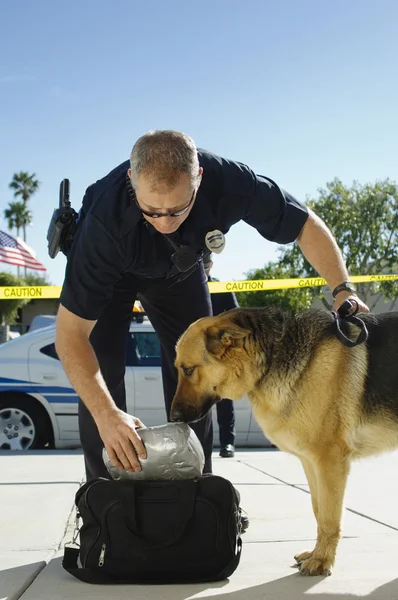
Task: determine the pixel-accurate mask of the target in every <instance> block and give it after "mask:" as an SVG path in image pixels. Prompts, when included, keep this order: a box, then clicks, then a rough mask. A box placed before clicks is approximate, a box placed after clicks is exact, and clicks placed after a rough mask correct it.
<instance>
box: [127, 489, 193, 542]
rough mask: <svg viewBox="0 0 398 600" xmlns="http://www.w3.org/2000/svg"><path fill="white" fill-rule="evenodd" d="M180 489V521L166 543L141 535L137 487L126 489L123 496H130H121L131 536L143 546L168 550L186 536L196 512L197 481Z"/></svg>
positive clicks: (178, 501) (178, 510)
mask: <svg viewBox="0 0 398 600" xmlns="http://www.w3.org/2000/svg"><path fill="white" fill-rule="evenodd" d="M178 489H179V493H180V497H179V498H178V500H177V501H176V504H177V503H178V509H177V511H176V512H177V514H178V521H177V523H176V525H175V527H174V528H173V533H172V534H171V535H170V534H169V535H168V537H167V540H165V541H164V542H151V541H149V540H147V539H145V537H143V536H142V535H140V533H139V531H140V528H139V524H138V522H137V498H136V486H134V485H131V486H128V487H127V486H126V488H124V490H123V494H125V493H126V491H127V490H128V495H127V496H124V497H122V496H121V495H120V496H119V500H120V502H121V504H122V506H123V512H124V517H125V522H126V525H127V527H128V529H129V531H130V533H131V535H132V536H133V537H134V538H135V539H136V540H138V541H139V543H140V544H141V545H142V546H144V547H146V548H148V549H151V550H156V549H158V548H167V546H172V545H173V544H175V543H176V542H178V540H180V539H181V538H182V536H183V535H184V533H185V530H186V528H187V527H188V524H189V521H190V520H191V518H192V516H193V513H194V510H195V502H196V492H197V485H196V481H184V482H183V484H182V485H180V486H179V488H178ZM129 523H131V525H132V527H131V526H130V527H129Z"/></svg>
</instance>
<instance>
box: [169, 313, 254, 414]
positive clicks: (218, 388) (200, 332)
mask: <svg viewBox="0 0 398 600" xmlns="http://www.w3.org/2000/svg"><path fill="white" fill-rule="evenodd" d="M250 333H251V330H249V329H243V328H242V327H240V326H238V325H237V324H235V323H234V322H233V321H232V320H231V318H230V317H229V316H228V315H227V316H226V315H219V316H217V317H204V318H203V319H199V321H196V322H195V323H193V324H192V325H191V326H190V327H189V328H188V329H187V330H186V332H185V333H184V334H183V335H182V336H181V338H180V339H179V341H178V343H177V346H176V361H175V366H176V368H177V370H178V387H177V391H176V393H175V396H174V399H173V403H172V407H171V419H172V420H173V421H184V422H186V423H189V422H192V421H196V420H198V419H200V418H201V417H203V416H204V415H205V414H206V413H207V412H208V411H209V410H210V409H211V407H212V406H213V405H214V404H215V403H216V402H218V401H219V400H221V399H222V398H230V399H231V400H238V399H239V398H242V397H243V396H244V395H245V394H246V393H247V391H248V385H249V378H250V376H251V371H252V369H251V368H250V365H249V364H248V362H249V361H248V347H249V335H250Z"/></svg>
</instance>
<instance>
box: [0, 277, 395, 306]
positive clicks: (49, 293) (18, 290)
mask: <svg viewBox="0 0 398 600" xmlns="http://www.w3.org/2000/svg"><path fill="white" fill-rule="evenodd" d="M396 279H398V275H353V276H352V277H350V281H352V282H353V283H378V282H382V281H394V280H396ZM208 285H209V290H210V293H211V294H219V293H222V292H256V291H263V290H283V289H289V288H307V287H317V286H323V285H327V282H326V281H325V279H322V277H302V278H300V279H249V280H241V281H211V282H209V284H208ZM61 289H62V287H61V286H60V285H42V286H41V285H33V286H10V287H0V300H21V299H25V298H26V299H32V300H37V299H41V298H42V299H47V298H59V297H60V295H61Z"/></svg>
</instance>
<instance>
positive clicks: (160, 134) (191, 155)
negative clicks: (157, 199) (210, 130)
mask: <svg viewBox="0 0 398 600" xmlns="http://www.w3.org/2000/svg"><path fill="white" fill-rule="evenodd" d="M130 167H131V179H132V183H133V186H134V187H135V186H136V183H137V177H138V175H141V174H143V175H145V176H146V177H149V178H150V179H151V180H152V187H153V190H154V191H163V190H166V191H168V190H170V189H171V188H173V187H174V186H175V185H176V184H177V182H178V180H179V178H180V177H181V175H182V174H184V173H185V174H186V175H188V177H189V179H190V181H191V183H192V187H195V186H196V185H197V181H198V175H199V160H198V153H197V149H196V144H195V142H194V141H193V139H192V138H191V137H190V136H189V135H187V134H186V133H181V132H179V131H172V130H157V131H149V132H148V133H146V134H145V135H143V136H142V137H140V138H139V139H138V140H137V141H136V143H135V144H134V147H133V149H132V151H131V154H130Z"/></svg>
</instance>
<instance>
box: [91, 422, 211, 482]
mask: <svg viewBox="0 0 398 600" xmlns="http://www.w3.org/2000/svg"><path fill="white" fill-rule="evenodd" d="M137 433H138V435H139V436H140V438H141V439H142V441H143V443H144V446H145V449H146V452H147V458H145V459H142V458H139V461H140V464H141V471H137V472H132V473H130V472H129V471H126V470H125V469H117V468H116V467H115V466H114V465H113V464H112V463H111V461H110V459H109V456H108V453H107V452H106V450H105V448H104V449H103V451H102V458H103V461H104V463H105V466H106V468H107V469H108V472H109V474H110V475H111V477H112V478H113V479H134V480H137V479H151V480H156V479H171V480H176V479H194V478H195V477H199V476H200V475H201V474H202V471H203V466H204V462H205V457H204V454H203V448H202V445H201V443H200V442H199V439H198V437H197V435H196V433H195V432H194V431H193V429H191V428H190V427H189V425H187V424H186V423H167V424H166V425H159V426H156V427H146V428H144V429H138V430H137Z"/></svg>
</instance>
